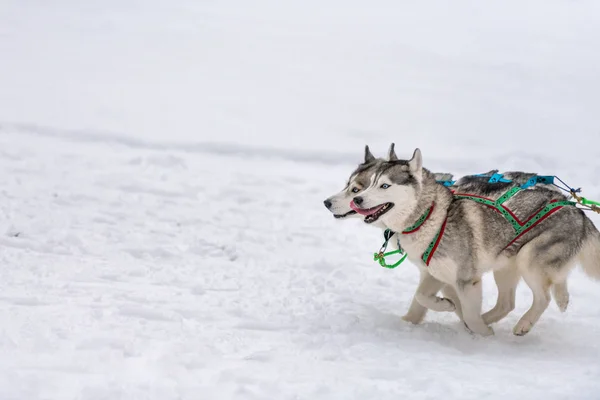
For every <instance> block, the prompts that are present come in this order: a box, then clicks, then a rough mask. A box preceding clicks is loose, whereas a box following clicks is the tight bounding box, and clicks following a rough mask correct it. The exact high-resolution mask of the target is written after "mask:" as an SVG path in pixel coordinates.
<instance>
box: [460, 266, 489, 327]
mask: <svg viewBox="0 0 600 400" xmlns="http://www.w3.org/2000/svg"><path fill="white" fill-rule="evenodd" d="M482 286H483V285H482V283H481V278H479V277H477V278H473V279H469V280H460V279H459V280H458V281H457V285H456V293H457V294H458V298H459V300H460V305H461V307H462V312H463V321H464V322H465V325H466V326H467V328H468V329H469V330H470V331H471V332H474V333H478V334H480V335H482V336H489V335H493V334H494V330H493V329H492V328H490V327H489V326H488V325H487V324H486V323H485V322H484V321H483V318H482V317H481V303H482V301H483V293H482V292H483V289H482Z"/></svg>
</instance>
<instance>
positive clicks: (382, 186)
mask: <svg viewBox="0 0 600 400" xmlns="http://www.w3.org/2000/svg"><path fill="white" fill-rule="evenodd" d="M389 187H390V185H388V184H387V183H384V184H383V185H381V186H380V188H382V189H387V188H389Z"/></svg>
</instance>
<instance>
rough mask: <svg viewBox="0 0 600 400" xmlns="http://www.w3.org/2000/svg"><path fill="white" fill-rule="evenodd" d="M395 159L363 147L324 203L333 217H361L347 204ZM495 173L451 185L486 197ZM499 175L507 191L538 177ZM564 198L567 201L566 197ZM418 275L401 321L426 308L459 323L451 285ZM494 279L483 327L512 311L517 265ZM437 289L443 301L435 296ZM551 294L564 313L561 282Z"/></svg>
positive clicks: (419, 316) (444, 177)
mask: <svg viewBox="0 0 600 400" xmlns="http://www.w3.org/2000/svg"><path fill="white" fill-rule="evenodd" d="M396 160H398V158H397V156H396V153H395V150H394V144H393V143H392V145H391V146H390V149H389V151H388V160H384V159H383V158H375V157H374V156H373V154H372V153H371V151H370V149H369V146H365V153H364V161H363V163H361V164H360V165H359V166H358V168H357V169H356V170H355V171H354V172H353V173H352V174H351V175H350V179H349V180H348V182H347V184H346V187H345V188H344V189H343V190H342V191H341V192H339V193H337V194H335V195H333V196H331V197H329V198H328V199H327V200H325V201H324V203H325V206H326V207H327V208H328V209H329V210H330V211H331V212H332V213H333V214H334V217H335V218H338V219H346V218H351V217H360V218H362V216H361V215H360V214H358V213H357V212H356V211H354V210H353V209H352V208H351V207H350V202H351V201H352V199H353V198H354V197H355V196H356V195H357V194H358V193H360V192H361V191H363V190H364V189H365V188H366V187H368V186H369V184H370V182H371V177H372V176H373V175H374V174H375V172H376V171H377V169H378V168H379V167H380V166H381V165H382V164H383V163H385V162H386V161H396ZM497 172H498V171H497V170H492V171H489V172H487V173H484V174H479V175H470V176H465V177H463V178H461V179H460V180H458V182H456V183H454V184H452V188H453V189H455V190H457V191H460V192H463V193H465V192H466V193H473V194H479V195H486V194H488V192H490V190H494V189H496V190H497V189H498V187H499V186H498V185H497V184H496V183H490V181H491V179H492V177H493V176H494V174H496V173H497ZM501 176H502V177H504V178H506V179H499V182H500V183H501V184H502V185H500V188H501V189H508V188H511V187H514V186H517V185H518V186H521V185H523V184H525V183H526V182H528V181H530V179H532V178H533V177H535V176H537V174H534V173H526V172H520V171H511V172H505V173H503V174H502V175H501ZM434 177H435V179H436V181H447V182H448V181H450V180H451V179H452V174H449V173H435V174H434ZM507 181H509V182H507ZM539 186H543V187H547V188H549V189H554V190H556V191H557V192H558V194H559V195H560V194H561V193H560V191H558V189H556V188H555V187H554V186H552V185H546V184H544V183H541V184H537V186H534V185H532V187H539ZM564 199H565V200H566V198H564ZM366 222H369V217H367V221H366ZM371 225H374V226H377V227H379V228H381V229H385V226H384V225H383V224H382V223H381V222H380V221H375V222H372V223H371ZM398 235H399V234H398V233H394V236H398ZM389 243H390V246H391V247H395V246H396V243H397V239H396V238H394V237H392V238H391V239H390V241H389ZM420 272H421V279H420V280H421V286H422V291H418V292H417V293H416V294H415V297H414V298H413V300H412V303H411V306H410V308H409V311H408V313H407V314H406V315H404V316H403V317H402V319H404V320H405V321H409V322H412V323H414V324H418V323H420V322H421V321H422V320H423V319H424V317H425V314H426V312H427V309H432V310H434V311H455V312H456V314H457V315H458V317H459V318H460V319H461V320H462V313H461V308H460V301H459V300H458V297H457V295H456V293H455V291H454V290H453V288H452V286H449V285H444V283H442V282H440V281H439V280H437V279H436V278H434V277H433V276H431V275H430V274H429V273H428V272H427V270H426V269H424V268H420ZM494 279H495V281H496V286H497V288H498V298H497V301H496V305H495V306H494V308H492V309H491V310H490V311H488V312H487V313H485V314H484V315H483V319H484V321H485V322H486V324H490V323H493V322H497V321H499V320H501V319H502V318H504V317H505V316H506V315H508V314H509V313H510V312H511V311H512V310H513V309H514V307H515V293H516V286H517V284H518V282H519V280H520V275H519V273H518V270H517V268H516V266H514V265H513V266H511V267H510V268H505V269H501V270H497V271H494ZM440 288H441V289H442V293H443V294H444V295H445V296H446V298H440V297H437V296H436V294H437V292H438V291H439V290H440ZM553 292H554V298H555V301H556V303H557V305H558V307H559V309H560V310H561V311H565V310H566V307H567V305H568V301H569V293H568V290H567V287H566V284H562V283H561V284H558V285H554V286H553Z"/></svg>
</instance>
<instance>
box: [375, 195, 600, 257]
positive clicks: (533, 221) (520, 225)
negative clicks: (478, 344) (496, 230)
mask: <svg viewBox="0 0 600 400" xmlns="http://www.w3.org/2000/svg"><path fill="white" fill-rule="evenodd" d="M521 190H522V189H521V188H520V187H514V188H512V189H510V190H509V191H507V192H506V193H504V194H503V195H502V196H500V197H499V198H498V199H497V200H492V199H488V198H486V197H482V196H477V195H473V194H465V193H454V194H453V195H454V198H455V199H468V200H472V201H475V202H477V203H480V204H484V205H486V206H488V207H490V208H492V209H494V210H496V211H498V212H499V213H500V214H502V215H503V216H504V218H506V220H507V221H508V222H510V224H511V225H512V227H513V228H514V230H515V237H514V239H513V240H512V241H511V242H510V243H509V244H508V245H507V246H506V247H505V248H507V247H508V246H510V245H511V244H513V243H514V242H515V241H516V240H517V239H518V238H519V237H520V236H522V235H523V234H525V233H526V232H527V231H528V230H529V229H531V228H533V227H534V226H535V225H537V224H538V223H539V222H541V221H542V220H544V219H545V218H547V217H548V216H550V214H552V213H554V212H555V211H558V210H559V209H560V208H562V207H564V206H574V205H577V203H576V202H573V201H568V200H563V201H552V202H550V203H548V204H547V205H546V206H545V207H543V208H542V209H541V210H539V211H538V212H537V213H535V214H534V215H532V216H531V217H529V219H527V220H526V221H520V220H519V219H518V218H517V216H516V215H514V214H513V213H512V212H511V211H510V210H509V209H508V208H506V207H505V206H504V205H503V203H505V202H506V201H507V200H508V199H510V198H512V197H513V196H514V195H516V194H517V193H518V192H519V191H521ZM578 200H580V203H583V201H585V202H586V203H588V204H594V205H596V206H597V205H600V203H597V202H593V201H591V200H587V199H585V198H580V199H578ZM581 200H583V201H581ZM433 207H434V205H432V206H431V207H430V208H429V209H428V210H427V211H426V212H425V213H424V214H423V215H422V216H421V217H420V218H419V219H418V220H417V222H416V223H415V224H414V225H412V226H411V227H409V228H407V229H406V230H404V231H403V232H402V233H412V232H415V231H417V230H418V229H419V228H420V227H421V226H422V225H423V224H424V223H425V221H426V220H427V219H428V218H429V216H430V215H431V212H432V211H433ZM446 222H447V217H446V219H445V220H444V223H443V224H442V226H441V227H440V230H439V231H438V232H437V234H436V235H435V236H434V238H433V239H432V240H431V242H430V243H429V246H427V249H426V250H425V252H424V253H423V255H422V256H421V259H422V260H423V262H424V263H425V265H427V266H429V262H430V261H431V259H432V258H433V255H434V253H435V251H436V250H437V247H438V245H439V244H440V241H441V240H442V236H443V235H444V230H445V229H446ZM394 233H395V232H392V231H390V230H389V229H386V231H385V232H384V238H385V242H384V243H383V246H382V247H381V249H380V250H379V252H378V253H375V254H374V260H375V261H378V262H379V264H380V265H381V266H382V267H385V268H390V269H392V268H396V267H397V266H398V265H400V264H402V262H403V261H404V260H405V259H406V257H407V254H405V253H404V250H403V249H402V247H401V246H400V240H398V250H395V251H390V252H387V253H384V251H385V249H386V248H387V244H388V241H389V240H390V238H391V237H392V236H393V235H394ZM398 253H399V254H403V255H404V256H403V257H402V258H401V259H400V260H399V261H398V262H396V263H394V264H391V265H389V264H386V262H385V257H387V256H388V255H392V254H398Z"/></svg>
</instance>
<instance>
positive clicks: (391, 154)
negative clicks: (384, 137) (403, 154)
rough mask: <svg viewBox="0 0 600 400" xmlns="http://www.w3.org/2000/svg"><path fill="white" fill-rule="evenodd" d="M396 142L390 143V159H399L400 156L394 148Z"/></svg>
mask: <svg viewBox="0 0 600 400" xmlns="http://www.w3.org/2000/svg"><path fill="white" fill-rule="evenodd" d="M394 146H395V144H394V143H392V144H391V145H390V149H389V150H388V161H397V160H398V156H397V155H396V150H394Z"/></svg>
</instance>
